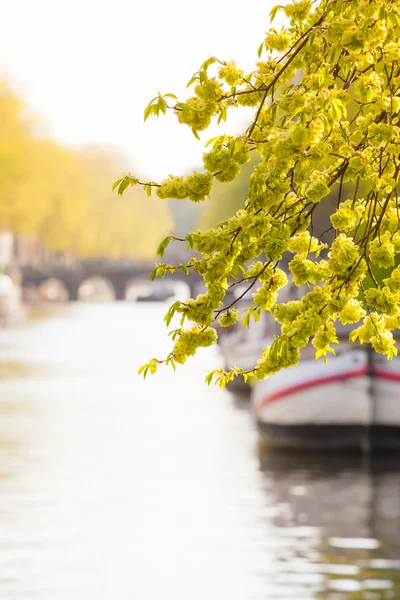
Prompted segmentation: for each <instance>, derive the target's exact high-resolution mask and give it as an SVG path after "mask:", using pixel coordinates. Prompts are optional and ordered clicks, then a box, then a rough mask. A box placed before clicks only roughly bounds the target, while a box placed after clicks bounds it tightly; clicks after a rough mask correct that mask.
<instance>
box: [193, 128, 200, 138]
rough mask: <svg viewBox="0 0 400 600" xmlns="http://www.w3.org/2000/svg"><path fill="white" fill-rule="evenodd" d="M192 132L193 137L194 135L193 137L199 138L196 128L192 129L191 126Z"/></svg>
mask: <svg viewBox="0 0 400 600" xmlns="http://www.w3.org/2000/svg"><path fill="white" fill-rule="evenodd" d="M192 133H193V135H194V137H195V138H197V139H198V140H199V139H200V136H199V134H198V133H197V131H196V129H193V128H192Z"/></svg>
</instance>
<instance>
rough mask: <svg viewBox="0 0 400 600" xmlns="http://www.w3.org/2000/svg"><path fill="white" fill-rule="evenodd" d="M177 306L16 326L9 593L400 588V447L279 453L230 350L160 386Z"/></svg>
mask: <svg viewBox="0 0 400 600" xmlns="http://www.w3.org/2000/svg"><path fill="white" fill-rule="evenodd" d="M165 308H166V307H165V306H160V305H150V304H145V303H140V304H134V303H125V304H124V303H109V304H108V303H105V304H75V305H68V306H66V307H64V308H62V309H59V310H57V312H55V313H53V314H52V315H50V316H49V317H48V318H46V319H42V320H40V321H36V322H34V323H30V324H28V325H24V326H22V327H19V328H16V329H6V330H2V333H1V342H0V357H1V361H0V375H1V376H2V380H1V381H0V599H1V600H3V599H4V600H17V599H20V600H22V599H23V600H29V599H31V598H35V599H36V598H37V599H40V600H55V599H56V600H72V599H74V600H77V599H79V600H81V599H82V600H205V599H207V600H261V599H262V600H269V599H271V600H275V599H284V600H292V599H314V598H330V599H334V600H336V599H342V598H343V599H352V600H355V599H365V600H374V599H378V598H400V464H399V463H400V461H397V460H396V459H395V458H386V459H379V460H378V459H377V460H374V461H373V462H371V461H367V460H363V459H359V458H356V457H355V458H349V457H346V458H341V459H339V458H335V457H331V458H328V457H325V458H324V457H322V456H313V457H311V456H309V457H308V458H306V457H301V456H293V455H290V454H289V455H288V454H281V455H279V454H275V455H273V454H266V453H263V452H262V451H261V450H260V447H259V445H258V444H257V434H256V431H255V428H254V424H253V420H252V418H251V414H250V412H249V410H248V406H246V404H245V403H243V402H241V401H239V400H235V399H234V398H233V397H232V396H231V395H230V394H229V393H228V392H225V391H220V390H219V389H217V388H213V387H212V388H207V387H205V386H204V384H203V382H204V377H205V375H206V373H207V372H208V371H209V370H210V369H211V368H212V367H214V366H215V365H216V364H218V362H219V360H220V359H219V358H218V353H217V350H215V351H213V350H211V351H210V350H203V351H202V352H200V354H199V356H198V357H195V358H194V359H193V360H192V361H191V362H190V363H189V364H188V365H187V366H186V367H185V368H181V369H179V371H178V372H177V373H176V374H174V373H173V372H172V371H171V372H170V371H168V370H166V369H162V370H161V371H160V373H159V374H157V375H156V376H153V377H152V378H150V379H149V380H148V381H146V382H145V383H143V382H142V381H141V379H140V378H138V377H137V375H136V373H137V368H138V366H139V365H140V364H141V363H142V362H143V361H144V360H145V359H148V358H151V357H153V356H154V355H158V356H160V357H163V356H165V354H166V353H167V351H168V349H169V340H168V338H167V336H166V333H165V329H164V326H163V324H162V314H163V312H164V311H165Z"/></svg>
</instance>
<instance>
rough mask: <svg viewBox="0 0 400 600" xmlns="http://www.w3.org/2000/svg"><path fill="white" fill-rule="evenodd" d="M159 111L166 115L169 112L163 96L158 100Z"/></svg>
mask: <svg viewBox="0 0 400 600" xmlns="http://www.w3.org/2000/svg"><path fill="white" fill-rule="evenodd" d="M157 106H158V109H159V110H161V112H162V113H163V114H164V115H165V113H166V111H167V103H166V102H165V100H164V98H163V97H162V96H160V97H159V98H158V104H157Z"/></svg>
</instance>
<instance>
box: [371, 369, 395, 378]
mask: <svg viewBox="0 0 400 600" xmlns="http://www.w3.org/2000/svg"><path fill="white" fill-rule="evenodd" d="M373 373H374V375H375V376H376V377H378V378H379V379H387V380H389V381H400V373H393V372H392V371H385V370H384V369H379V368H376V367H374V368H373Z"/></svg>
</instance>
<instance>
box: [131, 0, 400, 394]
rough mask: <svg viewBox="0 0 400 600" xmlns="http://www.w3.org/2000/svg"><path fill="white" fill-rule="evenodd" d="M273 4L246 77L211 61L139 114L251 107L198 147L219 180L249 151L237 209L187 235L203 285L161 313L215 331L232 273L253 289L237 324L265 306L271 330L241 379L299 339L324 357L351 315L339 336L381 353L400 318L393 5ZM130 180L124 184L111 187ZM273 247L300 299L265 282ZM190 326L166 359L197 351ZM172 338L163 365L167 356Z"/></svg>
mask: <svg viewBox="0 0 400 600" xmlns="http://www.w3.org/2000/svg"><path fill="white" fill-rule="evenodd" d="M279 10H283V12H284V13H285V15H286V18H287V25H286V27H283V28H282V29H281V30H279V31H278V30H276V29H270V30H269V32H268V33H267V34H266V37H265V40H264V41H263V43H262V44H261V46H260V48H259V51H258V56H259V61H258V62H256V64H255V67H254V70H253V71H252V72H251V73H248V74H244V72H243V71H241V70H240V69H239V68H238V67H237V66H236V63H235V62H234V61H230V62H225V61H223V60H219V59H217V58H210V59H208V60H207V61H206V62H205V63H204V64H203V65H202V66H201V68H200V70H199V71H198V72H197V73H196V74H195V75H194V77H193V78H192V80H191V81H190V82H189V87H190V86H191V85H193V86H194V95H193V96H192V97H191V98H189V99H188V100H186V101H185V102H179V101H177V102H172V103H170V104H168V103H169V102H170V100H169V98H170V97H171V98H173V96H172V95H169V96H168V99H167V97H163V96H158V97H157V98H155V99H154V100H153V101H152V102H151V103H150V105H149V107H148V108H147V109H146V115H145V116H146V117H147V116H148V115H149V114H155V115H157V114H159V113H160V112H165V111H166V109H168V108H169V109H171V110H173V111H174V112H175V113H176V115H177V117H178V120H179V122H180V123H183V124H186V125H188V126H189V127H191V128H192V130H193V132H194V134H195V135H196V136H197V132H198V131H200V130H203V129H206V128H207V127H208V125H209V124H210V122H211V120H212V119H213V118H217V119H218V121H221V120H222V121H224V120H225V119H226V115H227V112H228V111H231V110H233V109H234V108H235V107H237V106H247V107H252V108H253V111H254V115H253V118H252V120H251V124H250V125H249V127H248V129H247V130H246V131H245V132H244V133H243V134H242V135H239V136H237V137H236V138H234V137H232V136H227V135H221V136H219V137H217V138H214V139H213V140H210V142H209V143H208V144H207V148H206V151H205V153H204V156H203V161H204V169H205V172H206V173H207V174H208V176H209V177H210V176H211V177H212V179H213V180H217V181H220V182H228V181H232V180H233V179H235V178H236V177H237V176H238V174H239V172H240V169H241V165H243V164H244V163H246V162H247V161H249V160H250V157H251V156H256V158H257V160H255V161H254V163H255V164H254V166H253V171H252V174H251V177H250V182H249V186H248V190H247V194H246V198H245V199H244V202H243V205H242V208H241V209H240V210H238V212H236V214H233V215H230V216H229V217H228V219H227V220H226V221H224V222H222V223H220V224H219V225H218V226H216V227H215V228H214V229H209V230H206V231H195V232H192V233H190V234H188V235H187V236H186V242H187V243H188V244H189V246H190V247H191V248H193V249H194V250H195V251H196V252H198V256H197V257H196V258H192V259H191V260H190V261H189V263H188V267H189V268H192V269H193V270H194V271H195V272H197V273H199V274H200V275H201V276H202V277H203V279H204V283H205V285H206V288H207V291H206V292H205V293H204V294H202V295H201V296H198V297H197V298H196V299H191V300H189V301H188V302H187V303H184V304H181V305H180V306H179V307H175V309H174V311H177V312H179V313H181V314H182V319H183V320H184V319H185V318H187V319H188V320H190V321H192V322H193V323H195V324H196V325H197V327H198V329H199V331H202V332H203V331H207V330H208V329H209V328H210V327H211V326H212V324H213V323H214V322H215V321H216V319H219V323H220V325H221V326H224V325H225V326H228V325H230V324H231V323H232V322H235V320H236V318H237V315H236V313H233V312H232V309H233V307H234V306H233V305H231V306H228V307H225V308H222V302H223V300H224V297H225V294H226V292H227V291H228V290H229V289H230V288H231V287H232V286H233V285H235V284H236V283H238V281H241V282H242V283H243V284H244V285H245V286H246V289H247V292H248V293H249V295H250V294H253V305H252V306H251V308H250V310H249V311H248V313H247V315H246V318H245V323H247V322H248V321H249V318H250V317H253V318H255V319H258V318H259V316H260V312H261V311H263V310H268V311H269V312H271V314H272V315H273V316H274V317H275V318H276V320H277V321H278V322H279V323H280V324H281V326H282V329H281V335H280V336H279V337H277V338H276V339H275V341H274V342H273V344H272V345H271V347H270V348H267V349H265V351H264V352H263V355H262V357H261V358H260V360H259V361H258V363H257V365H255V369H254V370H253V371H251V372H249V373H247V374H246V375H249V376H255V377H257V378H261V379H262V378H264V377H267V376H268V375H269V374H271V373H274V372H276V371H277V370H279V369H280V368H282V367H288V366H291V365H295V364H296V363H297V361H298V360H299V356H300V352H299V350H300V349H301V348H302V347H304V346H305V345H307V344H308V343H309V342H310V341H312V343H313V344H314V346H315V348H316V354H317V358H318V357H319V356H323V357H325V358H326V356H327V353H328V352H333V349H332V348H331V344H335V343H337V342H338V338H337V336H336V330H335V323H336V322H337V321H339V322H341V323H343V324H346V323H358V322H359V321H360V320H361V319H363V322H362V324H361V325H359V327H358V328H356V329H355V330H354V331H353V332H352V333H351V335H350V339H351V340H356V339H358V340H359V341H360V342H361V343H364V342H368V343H370V344H371V345H372V347H373V348H374V349H375V350H376V351H377V352H381V353H383V354H386V355H387V357H388V358H391V357H392V356H393V355H394V354H396V352H397V351H396V348H395V342H394V338H393V335H392V331H393V330H394V329H396V328H398V327H399V323H400V310H399V302H400V286H399V275H398V272H397V268H395V265H396V255H397V254H399V253H400V215H399V206H398V190H397V185H398V180H399V174H400V121H399V112H400V41H399V31H400V29H399V25H400V0H357V1H353V0H322V1H321V2H317V3H316V2H311V0H293V2H291V3H289V4H288V5H286V6H278V7H275V8H274V9H273V11H272V13H271V17H272V18H273V17H274V16H275V14H276V13H277V12H278V11H279ZM191 177H195V178H198V177H199V175H198V174H194V175H193V176H191ZM189 181H190V178H171V179H169V180H168V181H166V182H162V183H161V184H156V183H154V182H153V183H151V184H150V186H155V187H157V189H158V195H159V196H161V197H165V196H166V195H168V194H172V195H173V197H177V198H181V197H182V198H183V197H190V195H189V192H188V190H189V189H190V185H189ZM205 182H206V183H205V184H204V185H197V186H196V194H195V198H193V199H194V200H195V201H199V200H201V199H203V198H205V197H206V196H208V195H209V193H210V187H211V183H212V181H211V179H207V180H206V179H205ZM130 183H131V184H133V183H137V180H136V179H134V178H129V177H128V178H125V180H121V182H120V183H119V185H120V186H122V188H124V187H127V186H128V185H129V184H130ZM148 189H149V190H150V191H151V187H150V188H148ZM167 190H168V191H167ZM120 191H123V189H122V190H121V187H120ZM332 195H334V196H335V198H336V203H335V207H334V208H333V211H332V210H331V213H332V214H330V220H331V224H332V230H333V232H334V233H335V235H334V236H332V239H333V242H332V243H331V245H330V247H325V245H324V244H322V243H321V242H320V240H319V236H320V235H321V234H322V232H318V231H316V230H315V227H314V225H315V223H313V216H314V211H315V209H316V207H317V206H318V205H319V204H320V203H324V202H327V198H328V196H330V197H332ZM330 206H332V204H330ZM286 255H289V257H291V259H289V269H290V271H291V274H292V276H293V281H294V283H295V284H296V285H298V286H304V285H305V286H307V287H306V292H305V293H304V294H303V297H302V299H301V300H298V301H296V302H294V303H293V302H289V303H288V304H286V305H285V304H279V305H276V302H277V298H278V294H277V290H278V289H279V288H280V287H281V286H285V284H286V278H285V277H284V276H283V274H282V271H280V270H279V266H278V265H279V263H280V261H281V260H282V258H283V257H284V256H285V257H286ZM249 261H254V265H253V266H252V265H250V266H249ZM381 268H383V269H386V270H387V277H386V278H385V279H384V280H383V281H381V283H380V284H379V283H378V282H377V281H376V278H375V277H374V275H373V273H374V269H381ZM367 275H368V277H370V281H371V282H372V283H373V286H372V288H370V289H366V286H365V281H364V280H365V279H366V277H367ZM257 282H260V284H261V285H259V286H257ZM363 282H364V283H363ZM225 313H226V316H225ZM190 331H191V332H192V333H191V334H190V336H189V337H187V334H186V333H185V331H184V330H177V331H176V332H175V333H174V335H175V336H178V337H179V339H182V343H179V362H184V359H185V358H186V357H187V356H189V355H191V354H193V352H194V350H195V347H197V346H196V344H195V343H194V341H193V340H194V339H195V338H193V330H190ZM189 341H190V343H189ZM197 345H199V344H197ZM176 346H177V343H175V350H173V351H172V353H171V354H170V355H169V357H168V359H167V362H170V361H173V360H175V358H176ZM157 364H158V363H157ZM237 374H243V373H242V371H241V370H240V369H235V370H234V371H232V372H230V373H224V372H216V375H217V376H218V381H219V383H220V384H221V385H224V383H226V382H227V381H230V380H231V379H232V377H234V376H236V375H237ZM209 381H210V378H209Z"/></svg>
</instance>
